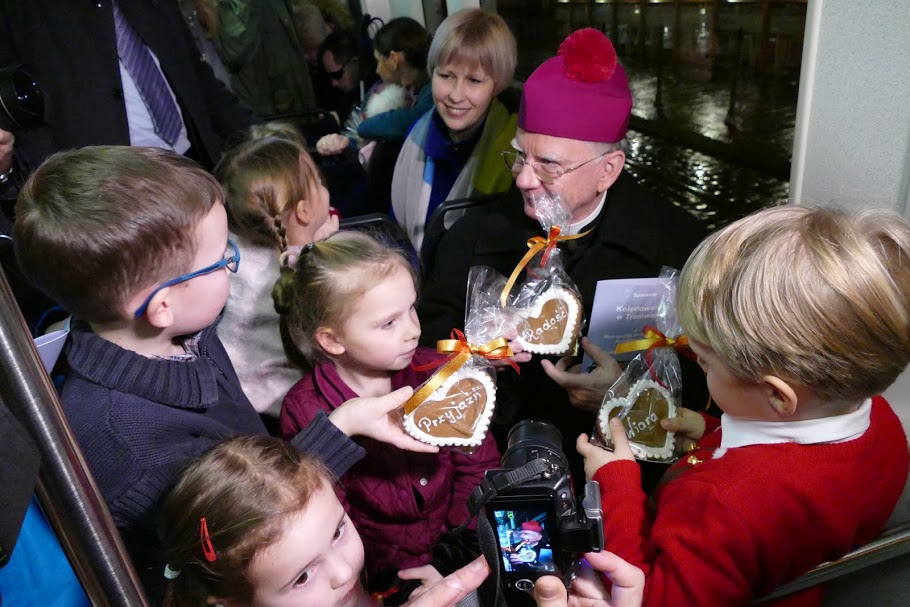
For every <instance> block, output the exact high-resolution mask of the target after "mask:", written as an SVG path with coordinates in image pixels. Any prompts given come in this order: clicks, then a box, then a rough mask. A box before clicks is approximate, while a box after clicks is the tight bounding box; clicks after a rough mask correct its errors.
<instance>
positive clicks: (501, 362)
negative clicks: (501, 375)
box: [489, 339, 531, 371]
mask: <svg viewBox="0 0 910 607" xmlns="http://www.w3.org/2000/svg"><path fill="white" fill-rule="evenodd" d="M509 348H511V349H512V356H510V357H509V358H491V359H489V361H490V363H492V365H493V366H494V367H496V370H497V371H501V370H502V369H504V368H505V367H511V366H512V365H510V364H509V361H510V360H511V361H513V362H516V363H518V364H521V363H526V362H528V361H530V360H531V353H530V352H525V351H524V350H522V348H521V343H519V342H518V340H517V339H513V340H511V341H510V342H509Z"/></svg>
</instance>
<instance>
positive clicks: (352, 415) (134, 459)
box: [15, 146, 432, 602]
mask: <svg viewBox="0 0 910 607" xmlns="http://www.w3.org/2000/svg"><path fill="white" fill-rule="evenodd" d="M223 197H224V195H223V192H222V190H221V187H220V186H219V185H218V182H217V181H215V179H214V178H212V177H211V176H210V175H209V174H207V173H206V172H205V171H203V170H202V169H201V168H200V167H199V166H198V165H196V164H195V163H193V162H192V161H191V160H188V159H187V158H184V157H183V156H179V155H177V154H174V153H172V152H169V151H164V150H160V149H156V148H137V147H132V148H131V147H114V146H110V147H100V146H99V147H87V148H82V149H78V150H73V151H69V152H63V153H60V154H56V155H54V156H52V157H51V158H49V159H48V160H47V161H46V162H45V163H44V164H43V165H42V166H41V167H39V168H38V169H37V170H36V171H35V172H34V173H33V174H32V176H31V178H30V179H29V181H28V182H27V183H26V185H25V186H24V188H23V189H22V192H21V194H20V196H19V200H18V202H17V206H16V225H15V244H16V256H17V259H18V261H19V264H20V265H21V267H22V269H23V272H24V273H25V274H26V276H28V277H29V279H30V280H32V281H33V282H34V283H35V284H36V286H38V287H39V288H41V289H42V290H44V291H46V292H47V293H48V295H50V296H51V297H52V298H53V299H54V300H56V301H57V302H58V303H60V304H61V305H62V306H63V307H64V308H65V309H66V310H67V311H68V312H70V313H71V314H72V315H73V321H72V323H71V333H70V339H69V343H68V350H67V360H68V362H69V365H70V369H71V370H70V372H69V373H68V376H67V378H66V381H65V383H64V386H63V393H62V397H61V400H62V403H63V409H64V412H65V413H66V416H67V419H68V420H69V423H70V425H71V427H72V429H73V432H74V434H75V436H76V439H77V440H78V441H79V444H80V447H81V448H82V451H83V453H84V454H85V458H86V461H87V462H88V465H89V467H90V469H91V471H92V474H93V475H94V477H95V480H96V481H97V482H98V485H99V487H100V489H101V492H102V494H103V495H104V498H105V501H106V503H107V506H108V508H109V509H110V511H111V514H112V515H113V519H114V523H115V524H116V525H117V527H118V528H119V529H120V531H121V533H122V535H123V537H124V540H125V543H126V546H127V549H128V551H129V552H130V555H131V557H132V558H133V562H134V565H135V566H136V569H137V571H138V572H139V574H140V576H141V577H142V578H143V582H144V583H145V585H146V587H147V588H148V589H150V591H152V593H153V596H152V599H153V602H154V600H155V599H156V598H158V597H156V596H154V593H155V591H156V590H158V589H159V588H160V585H161V580H162V578H161V576H162V571H163V568H164V561H163V558H162V556H161V554H160V551H159V549H158V542H157V536H156V531H155V522H156V518H157V517H156V510H157V507H158V506H159V504H160V502H161V500H162V498H163V497H164V494H165V492H166V491H167V490H169V489H170V487H171V485H172V484H173V483H174V482H175V481H176V478H177V476H178V474H179V473H180V471H181V470H182V469H183V468H184V467H185V466H186V465H187V464H188V463H189V462H190V461H192V460H193V459H194V458H196V457H198V456H199V455H201V454H202V453H204V452H205V451H207V450H208V449H210V448H211V447H212V446H214V445H215V444H216V443H218V442H219V441H221V440H223V439H226V438H228V437H231V436H234V435H238V434H245V435H264V434H266V429H265V427H264V426H263V424H262V421H261V420H260V418H259V416H258V415H257V414H256V411H255V410H254V409H253V406H252V405H251V404H250V402H249V401H248V400H247V398H246V396H245V395H244V393H243V390H242V389H241V387H240V382H239V380H238V379H237V374H236V373H235V371H234V368H233V366H232V365H231V361H230V360H229V358H228V355H227V353H226V352H225V350H224V347H223V346H222V344H221V341H220V340H219V339H218V335H217V333H216V325H217V320H218V318H219V315H220V313H221V310H222V308H223V307H224V304H225V301H227V297H228V293H229V291H230V281H229V276H230V272H236V271H237V267H238V264H239V263H240V255H239V252H238V250H237V247H236V246H235V245H234V243H232V242H231V241H230V240H228V227H227V215H226V213H225V209H224V206H223V204H222V202H221V201H222V200H223ZM175 277H176V278H175ZM276 278H277V277H276ZM278 338H279V336H278V335H276V339H278ZM409 396H410V390H408V391H398V392H396V393H393V394H390V395H389V396H388V397H383V398H381V399H356V400H354V401H350V402H349V403H346V404H345V405H344V406H342V407H340V408H339V409H338V410H337V411H336V412H333V414H332V416H331V418H330V419H329V418H326V417H325V416H321V417H319V418H317V419H315V420H314V421H313V423H312V424H310V426H308V427H307V428H305V429H304V430H303V431H301V433H300V434H298V435H297V436H296V437H294V439H293V440H292V441H291V442H292V443H293V444H294V445H295V446H296V447H298V448H300V449H302V450H304V451H306V452H309V453H311V454H313V455H315V456H317V457H318V458H320V459H321V460H322V461H323V462H324V463H325V464H326V465H327V467H328V468H329V469H330V470H331V471H332V472H333V474H334V475H335V476H340V475H341V474H343V473H344V472H345V471H346V470H347V468H348V467H349V466H350V465H351V464H352V463H354V462H355V461H357V460H358V459H359V458H360V457H362V455H363V450H362V449H361V448H360V447H359V446H358V445H357V444H356V443H354V442H353V441H351V440H350V439H349V438H348V437H347V436H346V434H347V435H351V436H352V435H354V434H365V435H368V436H371V437H372V438H376V439H378V440H384V441H387V442H392V443H393V444H396V445H397V446H399V447H402V448H411V449H416V450H424V451H427V450H432V448H430V447H429V446H427V445H423V444H422V443H416V441H413V439H409V438H408V437H406V436H405V435H404V434H403V433H401V432H400V430H397V429H396V428H395V427H393V426H392V424H391V423H390V422H389V421H388V417H387V415H386V414H387V413H388V411H389V410H391V409H393V408H395V407H396V406H398V405H400V404H401V403H403V402H404V401H405V400H406V399H407V398H408V397H409ZM339 412H340V415H336V413H339Z"/></svg>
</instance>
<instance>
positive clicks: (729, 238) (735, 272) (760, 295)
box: [677, 206, 910, 402]
mask: <svg viewBox="0 0 910 607" xmlns="http://www.w3.org/2000/svg"><path fill="white" fill-rule="evenodd" d="M908 293H910V227H908V226H907V224H906V223H905V222H904V220H903V219H901V218H900V217H899V216H898V215H896V214H894V213H891V212H886V211H867V212H864V213H860V214H853V213H849V212H847V211H843V210H832V209H810V208H805V207H797V206H786V207H779V208H774V209H766V210H764V211H759V212H758V213H755V214H753V215H750V216H748V217H746V218H745V219H741V220H740V221H737V222H736V223H734V224H732V225H730V226H728V227H726V228H725V229H723V230H721V231H720V232H717V233H716V234H714V235H712V236H711V237H709V238H708V239H707V240H705V241H704V242H703V243H702V244H701V245H699V247H698V248H697V249H696V250H695V252H694V253H693V254H692V256H691V257H690V258H689V261H688V262H687V263H686V266H685V268H683V271H682V275H681V278H680V286H679V301H678V306H677V307H678V310H679V319H680V322H681V323H682V325H683V328H684V329H685V330H686V332H687V333H688V334H689V335H690V336H691V337H693V338H695V339H697V340H699V341H702V342H704V343H706V344H709V345H710V346H711V347H712V348H713V349H714V351H715V352H716V353H717V355H718V356H719V357H720V358H721V360H723V361H724V363H725V364H726V365H727V366H728V367H729V368H730V369H731V370H732V372H733V373H734V374H735V375H736V376H738V377H740V378H742V379H745V380H748V381H753V382H754V381H758V380H760V379H761V377H762V376H764V375H769V374H770V375H776V376H779V377H782V378H784V379H788V380H791V381H795V382H797V383H799V384H801V385H803V386H806V387H808V388H809V389H811V390H812V391H814V392H815V393H816V394H817V395H819V396H820V397H821V398H824V399H827V400H829V401H841V402H857V401H859V400H862V399H865V398H868V397H869V396H872V395H875V394H878V393H881V392H882V391H883V390H885V389H886V388H887V387H888V386H889V385H891V383H893V382H894V380H895V379H896V378H897V376H898V375H899V374H900V373H901V372H902V371H903V369H904V367H906V365H907V363H908V361H910V303H908V299H907V294H908Z"/></svg>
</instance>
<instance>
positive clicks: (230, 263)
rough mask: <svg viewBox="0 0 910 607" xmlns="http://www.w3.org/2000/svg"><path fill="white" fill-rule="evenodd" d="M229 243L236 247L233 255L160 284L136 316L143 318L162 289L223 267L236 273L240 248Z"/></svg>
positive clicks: (230, 243) (232, 243) (229, 242)
mask: <svg viewBox="0 0 910 607" xmlns="http://www.w3.org/2000/svg"><path fill="white" fill-rule="evenodd" d="M227 243H228V244H229V245H230V246H231V248H232V249H234V254H233V255H231V256H229V257H225V258H224V259H222V260H221V261H216V262H215V263H213V264H212V265H210V266H205V267H204V268H202V269H201V270H196V271H195V272H190V273H189V274H184V275H183V276H178V277H177V278H174V279H171V280H169V281H167V282H166V283H164V284H162V285H159V286H158V288H157V289H155V290H154V291H152V294H151V295H149V296H148V297H147V298H146V300H145V301H144V302H143V303H142V305H141V306H139V309H138V310H136V318H142V315H143V314H145V311H146V310H147V309H148V307H149V304H150V303H151V301H152V298H153V297H154V296H155V295H157V293H158V291H160V290H161V289H166V288H167V287H173V286H174V285H179V284H180V283H181V282H186V281H188V280H193V279H194V278H198V277H200V276H205V275H206V274H211V273H212V272H217V271H218V270H220V269H221V268H227V269H228V271H230V272H233V273H235V274H236V273H237V270H238V269H239V268H240V249H238V248H237V245H236V244H234V241H233V240H230V239H228V241H227ZM225 252H227V251H225Z"/></svg>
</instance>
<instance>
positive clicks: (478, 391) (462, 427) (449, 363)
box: [402, 266, 518, 451]
mask: <svg viewBox="0 0 910 607" xmlns="http://www.w3.org/2000/svg"><path fill="white" fill-rule="evenodd" d="M504 285H505V278H503V277H502V276H501V275H499V274H498V273H497V272H496V271H495V270H493V269H491V268H487V267H484V266H475V267H473V268H471V272H470V275H469V276H468V305H467V309H466V310H465V326H464V333H462V332H461V331H459V330H457V329H453V331H452V338H451V339H444V340H440V341H439V342H438V349H439V351H440V352H442V353H446V354H451V357H450V358H449V359H448V360H444V361H442V362H443V364H442V365H441V366H440V367H439V370H438V371H437V372H436V373H434V374H433V375H432V376H431V377H430V378H429V379H427V381H425V382H424V383H423V384H422V385H421V386H420V387H419V388H417V389H416V390H415V391H414V395H413V396H412V397H411V398H410V399H409V400H408V402H406V403H405V404H404V407H403V410H402V426H403V428H404V429H405V431H406V432H407V433H408V434H410V435H411V436H413V437H414V438H416V439H418V440H420V441H423V442H425V443H429V444H431V445H438V446H441V447H461V448H463V449H465V450H468V451H470V450H473V449H475V448H476V447H478V446H479V445H480V444H481V442H483V439H484V437H485V436H486V433H487V430H488V429H489V427H490V420H491V419H492V418H493V410H494V408H495V406H496V370H495V368H494V367H493V365H492V363H491V362H490V360H495V359H504V358H508V357H510V356H512V351H511V349H510V348H509V345H508V341H507V340H506V338H505V337H504V335H506V333H507V331H508V330H509V329H510V328H512V327H514V326H515V323H517V322H518V319H517V318H516V317H515V315H514V312H513V311H512V310H511V309H510V308H508V307H506V308H503V307H501V306H500V304H499V300H498V294H499V292H500V291H501V290H502V288H503V287H504Z"/></svg>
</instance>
